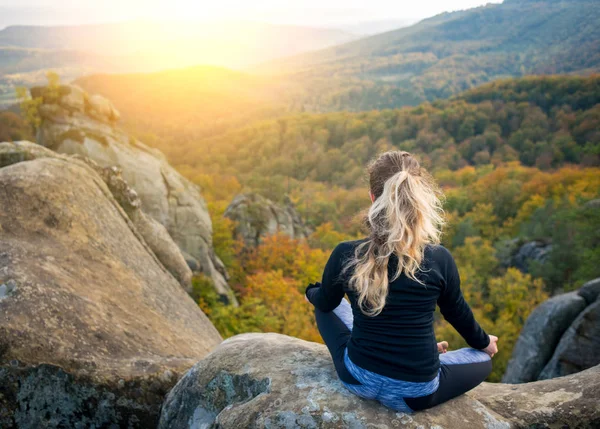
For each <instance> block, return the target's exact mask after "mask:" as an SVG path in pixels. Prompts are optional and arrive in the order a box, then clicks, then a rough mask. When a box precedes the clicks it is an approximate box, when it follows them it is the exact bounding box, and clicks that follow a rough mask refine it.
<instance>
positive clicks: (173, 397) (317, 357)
mask: <svg viewBox="0 0 600 429" xmlns="http://www.w3.org/2000/svg"><path fill="white" fill-rule="evenodd" d="M598 398H600V367H599V366H597V367H594V368H593V369H589V370H587V371H584V372H581V373H579V374H576V375H572V376H569V377H566V378H560V379H556V380H549V381H541V382H535V383H528V384H523V385H518V386H515V385H507V384H488V383H483V384H482V385H481V386H479V387H478V388H476V389H475V390H473V391H471V392H469V393H468V394H467V395H463V396H460V397H458V398H456V399H453V400H451V401H449V402H447V403H445V404H442V405H441V406H438V407H435V408H433V409H430V410H427V411H424V412H420V413H415V414H412V415H407V414H403V413H397V412H394V411H392V410H390V409H387V408H385V407H383V406H381V405H379V404H378V403H377V402H375V401H367V400H364V399H360V398H358V397H357V396H354V395H353V394H351V393H350V392H349V391H347V390H346V389H345V388H344V387H343V385H342V384H341V383H340V382H339V380H338V378H337V375H336V373H335V370H334V368H333V364H332V362H331V357H330V356H329V353H328V351H327V349H326V347H325V346H323V345H320V344H316V343H310V342H306V341H302V340H298V339H295V338H291V337H287V336H284V335H279V334H243V335H238V336H235V337H232V338H230V339H228V340H225V341H224V342H223V343H221V345H220V346H219V347H218V348H217V349H216V350H215V351H214V352H212V353H211V354H210V355H208V356H207V357H206V358H204V360H202V361H200V362H199V363H198V364H197V365H195V366H194V367H193V368H192V369H191V370H190V371H188V372H187V373H186V374H185V376H184V377H183V378H182V379H181V380H180V381H179V382H178V383H177V385H176V386H175V387H174V388H173V390H171V392H170V393H169V395H168V396H167V399H166V400H165V403H164V404H163V408H162V412H161V417H160V424H159V428H160V429H167V428H168V429H183V428H212V427H215V428H216V427H218V428H223V429H228V428H246V427H261V428H300V427H301V428H382V429H383V428H396V427H407V428H415V429H417V428H438V429H442V428H447V429H454V428H456V429H464V428H465V427H468V428H472V429H478V428H482V429H483V428H485V429H489V428H498V429H502V428H506V429H508V428H522V427H561V428H581V429H584V428H595V427H598V425H599V424H600V407H599V406H598Z"/></svg>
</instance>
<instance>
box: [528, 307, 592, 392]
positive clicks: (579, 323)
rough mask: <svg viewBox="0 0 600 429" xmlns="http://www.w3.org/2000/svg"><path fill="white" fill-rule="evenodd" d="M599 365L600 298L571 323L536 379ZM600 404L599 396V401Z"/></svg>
mask: <svg viewBox="0 0 600 429" xmlns="http://www.w3.org/2000/svg"><path fill="white" fill-rule="evenodd" d="M599 364H600V298H599V299H597V300H596V302H595V303H593V304H592V305H590V306H588V307H587V308H586V309H585V310H584V311H582V312H581V314H580V315H579V316H578V317H577V319H576V320H575V321H574V322H573V323H572V324H571V326H570V327H569V329H568V330H567V332H565V334H564V335H563V337H562V338H561V340H560V343H559V344H558V346H557V347H556V350H555V351H554V355H552V358H551V359H550V361H549V362H548V364H547V365H546V366H545V368H544V369H543V370H542V372H541V374H540V376H539V379H540V380H547V379H550V378H554V377H562V376H563V375H568V374H573V373H576V372H579V371H582V370H584V369H586V368H590V367H592V366H594V365H599ZM598 400H599V402H600V397H599V398H598Z"/></svg>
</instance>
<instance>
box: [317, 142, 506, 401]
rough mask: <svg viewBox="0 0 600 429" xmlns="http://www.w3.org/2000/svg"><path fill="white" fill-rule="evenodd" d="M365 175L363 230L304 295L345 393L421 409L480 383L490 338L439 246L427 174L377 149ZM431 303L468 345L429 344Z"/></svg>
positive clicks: (436, 203)
mask: <svg viewBox="0 0 600 429" xmlns="http://www.w3.org/2000/svg"><path fill="white" fill-rule="evenodd" d="M368 173H369V187H370V192H369V194H370V197H371V202H372V205H371V207H370V209H369V212H368V215H367V217H366V219H365V223H366V226H367V228H368V229H369V231H370V234H369V236H368V237H367V238H365V239H362V240H357V241H348V242H343V243H340V244H338V245H337V247H336V248H335V249H334V250H333V252H332V254H331V256H330V258H329V260H328V262H327V265H326V266H325V270H324V272H323V278H322V281H321V283H316V284H310V285H309V286H308V287H307V289H306V299H307V300H308V301H309V302H311V303H312V304H313V305H314V306H315V317H316V322H317V326H318V328H319V331H320V333H321V336H322V337H323V340H324V341H325V344H326V345H327V347H328V349H329V352H330V353H331V357H332V358H333V363H334V365H335V368H336V371H337V373H338V376H339V377H340V380H341V381H342V383H343V384H344V385H345V386H346V387H347V388H348V389H349V390H350V391H351V392H353V393H355V394H356V395H358V396H361V397H363V398H368V399H376V400H378V401H380V402H381V403H382V404H384V405H386V406H388V407H390V408H392V409H394V410H398V411H403V412H412V411H416V410H423V409H426V408H430V407H433V406H435V405H437V404H440V403H442V402H445V401H447V400H449V399H451V398H454V397H455V396H458V395H461V394H463V393H465V392H467V391H468V390H471V389H472V388H474V387H475V386H477V385H478V384H479V383H481V382H482V381H483V380H484V379H485V378H486V377H487V376H488V375H489V374H490V372H491V370H492V363H491V357H492V356H494V354H495V353H497V352H498V348H497V346H496V342H497V341H498V338H496V337H494V336H492V335H487V334H486V333H485V331H484V330H483V329H482V328H481V327H480V326H479V324H478V323H477V322H476V321H475V318H474V317H473V313H472V312H471V309H470V308H469V306H468V304H467V303H466V302H465V300H464V298H463V295H462V292H461V290H460V279H459V276H458V270H457V268H456V265H455V263H454V260H453V258H452V256H451V255H450V253H449V252H448V250H446V249H445V248H444V247H442V246H441V245H439V239H440V233H441V226H442V223H443V218H442V214H443V211H442V209H441V203H440V200H439V198H438V191H437V188H436V186H435V184H434V182H433V179H432V178H431V176H429V175H428V174H427V173H426V172H425V171H424V170H423V169H422V168H421V167H420V166H419V163H418V162H417V160H416V159H415V158H414V157H412V156H411V155H410V154H409V153H408V152H400V151H392V152H386V153H384V154H382V155H381V156H379V158H377V159H376V160H375V161H374V162H372V163H371V164H370V166H369V168H368ZM345 294H347V295H348V298H349V301H350V303H348V302H347V301H346V300H345V299H344V295H345ZM436 304H437V305H439V307H440V310H441V313H442V315H443V316H444V318H445V319H446V320H448V321H449V322H450V323H451V324H452V326H454V328H455V329H456V330H457V331H458V332H459V333H460V334H461V335H462V336H463V338H464V339H465V340H466V341H467V343H468V344H469V345H470V346H471V347H472V348H465V349H460V350H456V351H452V352H448V353H446V348H447V346H448V344H447V343H446V342H442V343H439V344H438V343H436V339H435V334H434V330H433V320H434V311H435V308H436Z"/></svg>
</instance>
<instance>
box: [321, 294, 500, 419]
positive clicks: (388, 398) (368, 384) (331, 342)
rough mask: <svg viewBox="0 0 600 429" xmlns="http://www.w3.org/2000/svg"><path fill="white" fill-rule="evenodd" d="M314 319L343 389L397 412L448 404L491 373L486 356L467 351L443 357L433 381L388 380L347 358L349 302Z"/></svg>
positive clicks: (350, 320)
mask: <svg viewBox="0 0 600 429" xmlns="http://www.w3.org/2000/svg"><path fill="white" fill-rule="evenodd" d="M315 317H316V321H317V326H318V328H319V332H320V333H321V336H322V337H323V341H325V344H326V345H327V348H328V349H329V352H330V353H331V357H332V359H333V364H334V366H335V369H336V372H337V374H338V376H339V377H340V380H341V381H342V383H343V384H344V386H346V388H347V389H348V390H350V391H351V392H352V393H354V394H356V395H358V396H360V397H362V398H367V399H375V400H378V401H379V402H381V403H382V404H383V405H385V406H387V407H389V408H392V409H394V410H397V411H402V412H405V413H410V412H413V411H417V410H424V409H426V408H431V407H433V406H435V405H438V404H441V403H442V402H446V401H448V400H449V399H452V398H454V397H456V396H459V395H462V394H463V393H465V392H467V391H469V390H471V389H473V388H474V387H476V386H477V385H479V384H480V383H481V382H482V381H483V380H485V379H486V377H487V376H488V375H489V374H490V372H491V371H492V361H491V359H490V357H489V356H488V354H487V353H485V352H482V351H480V350H475V349H471V348H464V349H460V350H455V351H451V352H447V353H443V354H440V369H439V371H438V375H437V377H436V378H434V379H433V380H431V381H428V382H423V383H417V382H410V381H403V380H398V379H394V378H390V377H386V376H383V375H380V374H377V373H374V372H371V371H368V370H366V369H363V368H361V367H359V366H358V365H355V364H354V363H353V362H352V361H351V360H350V358H349V357H348V350H347V348H346V344H347V343H348V341H349V340H350V336H351V335H352V325H353V322H354V318H353V316H352V309H351V307H350V304H349V303H348V301H346V300H345V299H343V300H342V303H341V304H340V305H339V306H338V307H337V308H336V309H334V310H333V311H332V312H330V313H324V312H322V311H320V310H318V309H315Z"/></svg>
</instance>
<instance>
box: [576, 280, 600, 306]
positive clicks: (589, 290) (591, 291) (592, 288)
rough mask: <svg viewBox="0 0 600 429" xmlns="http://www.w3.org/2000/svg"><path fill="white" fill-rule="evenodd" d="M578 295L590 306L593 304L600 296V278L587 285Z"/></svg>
mask: <svg viewBox="0 0 600 429" xmlns="http://www.w3.org/2000/svg"><path fill="white" fill-rule="evenodd" d="M577 293H578V294H579V295H580V296H581V297H582V298H583V299H585V300H586V302H587V303H588V305H589V304H592V303H593V302H594V301H596V299H598V296H600V278H598V279H595V280H591V281H589V282H587V283H585V284H584V285H583V286H581V287H580V288H579V290H578V291H577Z"/></svg>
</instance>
